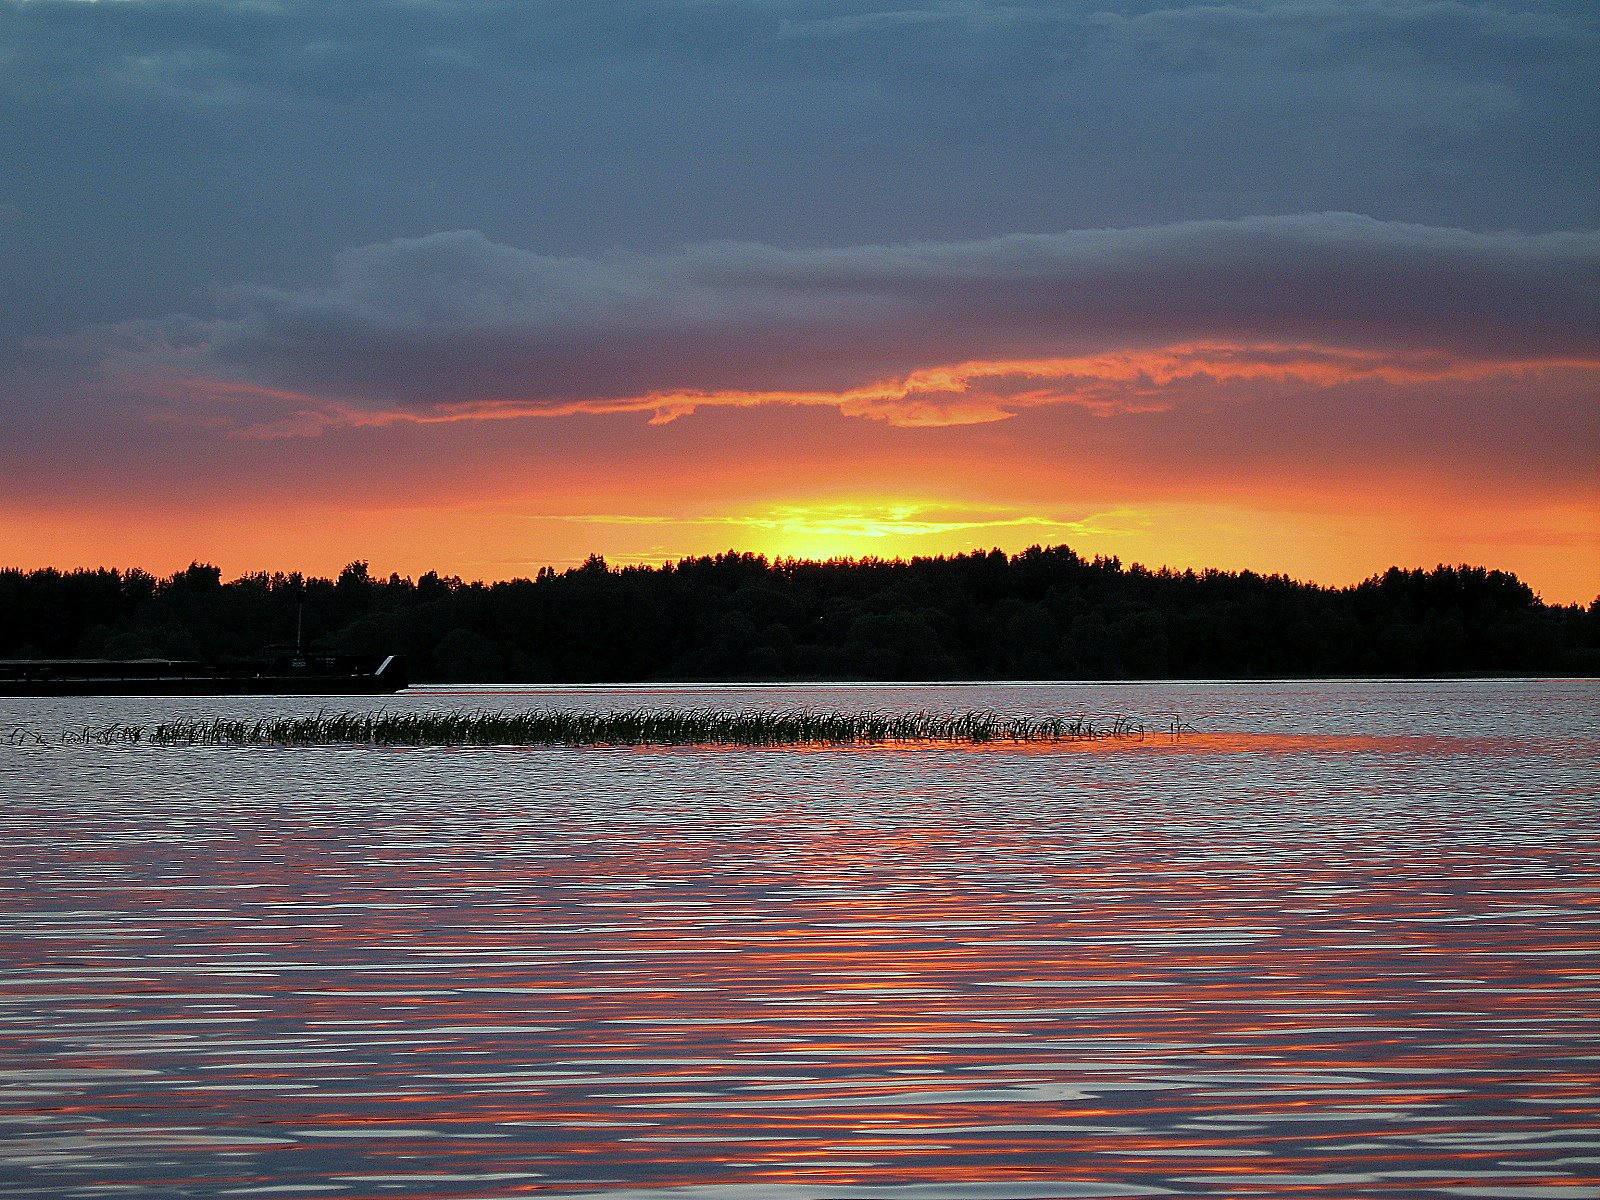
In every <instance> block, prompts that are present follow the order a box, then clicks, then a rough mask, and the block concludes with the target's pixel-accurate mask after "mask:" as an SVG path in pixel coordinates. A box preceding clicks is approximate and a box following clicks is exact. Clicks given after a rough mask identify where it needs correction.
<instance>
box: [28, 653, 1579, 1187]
mask: <svg viewBox="0 0 1600 1200" xmlns="http://www.w3.org/2000/svg"><path fill="white" fill-rule="evenodd" d="M319 704H321V705H324V706H327V707H338V708H344V707H368V706H385V705H386V706H388V707H390V708H412V707H419V706H421V707H432V706H449V707H460V706H463V705H465V706H470V707H505V708H522V707H531V706H542V705H558V706H578V705H583V706H595V707H602V708H612V707H622V706H632V705H648V706H652V707H661V706H674V707H676V706H688V705H695V704H713V705H717V706H719V707H727V706H735V705H742V706H771V705H778V706H783V707H794V706H817V707H840V706H845V707H864V708H913V709H926V708H934V709H965V708H974V707H979V708H982V707H994V708H999V709H1002V710H1006V711H1019V712H1029V713H1057V714H1065V715H1076V714H1079V713H1083V714H1087V715H1090V716H1094V717H1099V718H1109V717H1111V716H1114V715H1117V714H1131V715H1135V716H1140V717H1144V718H1146V719H1148V720H1150V721H1151V723H1152V724H1155V725H1164V724H1166V722H1167V721H1168V720H1169V719H1170V718H1171V717H1172V716H1173V715H1175V714H1176V715H1181V717H1182V718H1183V719H1184V720H1185V721H1187V722H1188V723H1189V724H1190V725H1192V726H1194V727H1195V728H1196V730H1197V732H1195V733H1192V734H1186V735H1185V736H1183V737H1182V738H1180V739H1177V740H1173V739H1171V738H1169V737H1166V736H1155V737H1149V738H1146V739H1144V740H1127V741H1113V742H1098V743H1088V744H1071V745H1067V746H1038V745H1031V746H1007V745H995V746H984V747H959V746H913V747H831V748H801V749H796V748H784V749H763V750H729V749H713V748H704V747H675V748H662V749H640V748H585V749H578V748H563V747H553V748H545V747H538V748H487V749H467V750H456V749H403V750H402V749H387V750H384V749H372V748H354V747H337V748H313V749H289V748H281V747H246V748H223V747H197V748H184V749H164V748H155V747H128V746H121V747H108V746H83V745H69V746H58V747H55V748H51V749H45V748H40V747H37V746H8V745H0V796H3V797H4V798H5V803H4V807H3V809H0V866H3V871H0V968H3V971H0V1196H28V1197H130V1198H135V1200H146V1198H149V1200H154V1198H158V1197H160V1198H165V1197H215V1196H274V1197H276V1196H282V1197H329V1198H334V1197H341V1198H361V1197H418V1198H436V1200H467V1198H479V1197H481V1198H490V1197H513V1196H522V1195H562V1196H583V1197H593V1198H599V1197H605V1198H606V1200H623V1198H627V1200H634V1198H644V1197H648V1198H650V1200H656V1198H659V1200H742V1198H745V1197H750V1198H752V1200H846V1198H853V1197H885V1198H890V1200H924V1198H926V1200H939V1198H944V1197H952V1198H967V1197H972V1198H995V1200H1024V1198H1039V1200H1047V1198H1056V1197H1062V1198H1064V1197H1119V1196H1163V1195H1178V1196H1215V1197H1299V1196H1314V1197H1335V1196H1337V1197H1353V1196H1382V1197H1458V1196H1466V1197H1474V1196H1475V1197H1544V1198H1552V1200H1567V1198H1572V1200H1577V1198H1580V1197H1587V1198H1594V1197H1600V1087H1597V1081H1600V887H1597V884H1600V856H1597V854H1596V849H1597V840H1600V684H1597V683H1595V682H1593V681H1493V682H1481V681H1478V682H1474V681H1463V682H1443V683H1404V682H1384V683H1327V682H1319V683H1269V684H1206V683H1194V684H1188V683H1186V684H1139V685H1124V686H1107V685H1087V684H1082V685H1080V684H1051V685H997V686H984V687H973V686H960V687H957V686H951V687H939V686H922V687H911V686H907V687H884V686H874V687H865V686H861V687H842V688H836V687H823V686H814V687H787V688H766V689H763V688H656V689H572V690H563V691H549V690H544V691H526V692H517V693H491V692H486V691H476V692H474V691H467V690H464V689H458V690H454V691H444V690H440V691H433V692H424V691H418V692H414V693H411V694H407V695H404V696H402V697H396V698H385V699H383V700H373V701H364V700H357V701H352V702H348V703H347V702H345V701H342V700H322V701H317V700H311V701H306V700H304V699H296V698H194V699H154V698H83V699H37V700H9V701H4V700H0V729H3V727H6V726H13V725H16V726H25V727H27V728H31V729H36V730H41V731H45V732H60V731H63V730H68V729H76V728H81V727H83V726H85V725H93V724H103V723H105V722H107V721H111V720H123V721H150V720H158V719H163V718H169V717H172V716H177V715H208V714H218V715H230V716H233V715H246V714H262V715H264V714H267V713H276V712H289V711H314V710H315V708H316V707H317V706H318V705H319Z"/></svg>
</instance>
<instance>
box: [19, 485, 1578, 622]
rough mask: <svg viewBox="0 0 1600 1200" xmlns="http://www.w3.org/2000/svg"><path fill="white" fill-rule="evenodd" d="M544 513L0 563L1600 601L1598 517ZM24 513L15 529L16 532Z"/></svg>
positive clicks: (234, 525) (194, 541)
mask: <svg viewBox="0 0 1600 1200" xmlns="http://www.w3.org/2000/svg"><path fill="white" fill-rule="evenodd" d="M687 509H688V506H687V505H684V506H683V507H682V509H680V511H679V512H677V513H671V512H669V513H662V512H660V511H659V510H658V511H656V512H641V511H626V510H624V511H619V512H614V513H604V512H601V513H571V512H568V513H549V512H538V511H529V510H528V509H527V508H521V507H519V506H514V505H507V504H498V505H485V506H476V507H475V506H452V507H431V508H430V507H417V508H409V509H405V510H396V509H366V510H351V509H348V508H340V509H337V510H335V509H333V508H330V507H297V508H295V507H285V508H284V509H282V511H280V512H278V513H277V514H276V515H275V516H274V517H273V518H272V519H270V520H265V521H264V520H262V516H261V513H260V512H259V511H257V512H253V513H252V514H250V516H249V517H248V518H246V517H243V516H242V515H241V514H239V513H236V512H216V511H210V512H205V513H183V512H164V513H161V514H159V515H153V514H151V513H148V512H138V511H130V510H120V511H118V512H117V513H115V514H108V513H102V512H95V513H70V512H60V513H51V512H32V513H27V514H17V513H11V514H6V513H0V566H15V567H22V568H24V569H33V568H37V567H44V566H55V567H61V568H66V569H70V568H72V567H78V566H82V567H100V566H107V567H110V566H115V567H119V568H123V569H127V568H132V567H140V568H142V569H145V570H149V571H151V572H152V573H154V574H157V575H166V574H170V573H172V572H173V571H176V570H181V569H182V568H183V567H185V566H187V565H188V564H189V563H190V562H191V561H195V560H198V561H202V562H211V563H214V564H215V565H217V566H219V567H221V568H222V570H223V573H224V575H225V576H226V577H228V578H234V577H236V576H238V575H242V574H246V573H250V572H253V571H263V570H264V571H301V572H303V573H306V574H312V575H324V576H331V575H334V574H337V572H338V571H339V569H340V568H341V567H343V566H344V564H345V563H348V562H350V561H352V560H355V559H363V560H365V561H368V562H369V563H370V564H371V569H372V572H373V574H374V575H379V576H387V575H388V574H389V573H390V572H397V573H399V574H401V575H409V576H411V577H413V578H415V577H417V576H418V575H421V574H423V573H424V572H426V571H430V570H431V571H437V572H439V573H440V574H442V575H459V576H461V577H462V578H464V579H469V580H471V579H482V580H485V581H493V580H497V579H510V578H516V577H526V576H531V575H533V574H534V573H535V572H536V571H537V570H538V568H539V567H541V566H546V565H549V566H554V567H556V568H557V569H562V568H564V567H567V566H572V565H576V564H578V563H580V562H582V561H583V560H584V559H585V558H586V557H587V556H588V555H590V554H600V555H601V556H603V557H604V558H605V559H606V560H607V561H608V562H610V563H611V564H612V565H614V566H620V565H631V564H659V563H661V562H666V561H673V560H676V559H679V558H686V557H695V556H699V555H705V554H716V553H721V552H724V551H727V550H738V551H747V552H751V553H759V554H764V555H766V556H767V557H768V558H772V559H778V558H812V559H824V560H825V559H829V558H863V557H875V558H885V559H890V558H910V557H915V556H927V555H938V554H955V553H963V552H967V551H971V550H975V549H979V550H987V549H990V548H998V549H1000V550H1003V551H1005V552H1007V553H1013V554H1014V553H1018V552H1020V551H1022V550H1024V549H1026V548H1027V547H1028V546H1030V545H1035V544H1039V545H1059V544H1066V545H1068V546H1071V547H1072V549H1073V550H1075V551H1076V552H1077V553H1079V554H1080V555H1082V556H1084V557H1085V558H1093V557H1094V556H1096V555H1106V556H1115V557H1117V558H1119V559H1121V560H1122V562H1123V563H1124V564H1127V565H1131V564H1133V563H1135V562H1137V563H1141V564H1143V565H1145V566H1147V567H1150V568H1151V569H1156V568H1159V567H1162V566H1168V567H1172V568H1173V569H1176V570H1183V569H1186V568H1193V569H1196V570H1200V569H1204V568H1207V567H1215V568H1218V569H1221V570H1233V571H1237V570H1246V569H1248V570H1253V571H1256V572H1258V573H1260V574H1284V575H1289V576H1292V577H1294V578H1298V579H1303V580H1307V581H1309V582H1315V583H1319V584H1323V585H1326V586H1345V585H1348V584H1353V583H1358V582H1360V581H1361V580H1362V579H1365V578H1368V577H1370V576H1372V575H1374V574H1377V573H1379V572H1381V571H1383V570H1385V569H1387V568H1388V567H1390V566H1400V567H1423V568H1428V567H1433V566H1437V565H1439V564H1441V563H1444V564H1451V565H1454V564H1459V563H1468V564H1471V565H1476V566H1485V567H1490V568H1496V569H1501V570H1508V571H1513V572H1515V573H1516V574H1517V575H1518V576H1519V577H1521V578H1522V579H1523V580H1524V581H1525V582H1527V583H1528V584H1529V585H1530V586H1532V587H1533V588H1534V589H1535V590H1536V591H1537V592H1539V593H1540V595H1541V596H1542V597H1543V598H1544V599H1545V600H1546V601H1547V602H1549V603H1557V604H1574V603H1576V604H1588V603H1589V602H1590V601H1591V600H1593V599H1594V598H1595V596H1596V594H1597V592H1600V528H1597V522H1596V520H1595V516H1594V512H1593V510H1592V509H1591V508H1588V507H1584V506H1579V505H1547V506H1542V507H1537V508H1534V507H1529V508H1523V509H1514V510H1509V511H1505V510H1501V509H1488V508H1485V509H1484V510H1483V511H1469V510H1463V509H1461V508H1460V507H1459V506H1449V505H1442V506H1441V507H1440V508H1438V509H1437V510H1421V509H1407V510H1405V511H1400V512H1390V513H1388V514H1387V516H1386V517H1385V518H1384V519H1383V520H1381V521H1380V520H1376V519H1375V518H1374V516H1373V513H1372V511H1371V510H1368V511H1357V510H1351V509H1348V508H1346V509H1341V510H1339V511H1314V510H1309V509H1306V508H1295V507H1289V506H1279V507H1273V508H1267V507H1256V506H1249V505H1243V504H1238V503H1229V502H1226V501H1220V500H1219V501H1203V502H1166V503H1153V504H1117V503H1104V504H1098V505H1077V506H1073V507H1072V508H1070V509H1069V508H1068V507H1067V506H1062V507H1061V508H1059V509H1055V510H1052V509H1048V508H1045V507H1043V506H1040V505H1037V504H1026V503H1018V504H999V503H992V502H991V503H978V502H973V501H962V500H940V499H938V498H936V497H934V496H933V495H931V494H924V495H921V496H918V497H915V498H907V497H893V498H883V497H876V498H875V497H870V496H860V495H855V496H838V495H834V496H813V497H804V496H795V497H785V498H782V499H775V500H771V501H765V502H757V503H747V504H745V505H743V506H740V507H737V508H733V509H731V510H726V511H709V512H708V511H704V510H700V511H686V510H687ZM11 518H15V519H11Z"/></svg>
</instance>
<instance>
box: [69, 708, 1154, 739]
mask: <svg viewBox="0 0 1600 1200" xmlns="http://www.w3.org/2000/svg"><path fill="white" fill-rule="evenodd" d="M1144 734H1145V726H1144V724H1143V723H1142V722H1139V721H1135V720H1131V719H1129V718H1126V717H1117V718H1114V719H1113V720H1112V721H1111V722H1110V724H1107V725H1096V724H1094V723H1093V722H1091V721H1090V720H1088V719H1087V718H1086V717H1082V716H1077V717H1052V716H1017V715H1002V714H1000V713H996V712H993V711H989V710H980V711H974V712H960V713H941V712H909V713H907V712H878V711H867V712H819V711H814V710H810V709H774V710H766V711H746V710H733V711H726V710H719V709H712V708H689V709H613V710H609V711H584V710H563V709H554V708H538V709H529V710H526V711H523V712H507V711H504V710H495V711H485V710H460V711H456V712H404V713H397V712H389V711H387V710H382V711H378V712H318V713H316V714H315V715H313V716H306V717H269V718H263V719H260V720H255V721H248V720H226V719H220V718H219V719H212V720H177V721H163V722H160V723H158V724H154V725H110V726H105V727H101V728H95V729H85V730H83V731H82V733H81V735H78V736H74V737H72V738H70V739H67V740H72V741H81V742H96V743H101V744H108V745H110V744H145V745H153V746H224V745H227V746H256V745H274V746H334V745H364V746H599V745H608V746H679V745H717V746H773V745H804V744H808V743H812V744H863V743H889V742H959V743H967V744H978V743H985V742H1066V741H1086V740H1092V739H1101V738H1137V737H1143V736H1144Z"/></svg>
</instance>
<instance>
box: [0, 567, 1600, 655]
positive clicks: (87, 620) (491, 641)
mask: <svg viewBox="0 0 1600 1200" xmlns="http://www.w3.org/2000/svg"><path fill="white" fill-rule="evenodd" d="M302 619H303V624H304V629H305V633H306V639H307V642H308V643H309V644H313V645H315V646H317V647H319V648H325V649H330V650H336V651H339V652H344V653H382V654H388V653H402V654H404V655H406V658H407V662H408V666H409V669H410V674H411V678H412V679H413V680H414V681H418V682H427V681H438V682H481V683H496V682H527V683H545V682H549V683H589V682H627V681H642V680H727V679H1138V678H1212V677H1246V678H1248V677H1270V676H1300V675H1428V674H1476V673H1550V674H1581V675H1591V674H1600V598H1597V599H1596V601H1595V602H1594V603H1592V604H1590V605H1589V606H1588V607H1586V608H1585V607H1581V606H1577V605H1567V606H1559V605H1547V604H1543V603H1541V602H1540V601H1539V599H1538V598H1537V597H1536V595H1535V594H1534V592H1533V590H1532V589H1531V588H1530V587H1528V585H1527V584H1525V583H1523V582H1522V581H1521V580H1520V579H1518V578H1517V577H1516V576H1515V575H1512V574H1510V573H1507V572H1504V571H1497V570H1490V569H1486V568H1483V567H1472V566H1439V567H1436V568H1434V569H1432V570H1402V569H1400V568H1391V569H1390V570H1388V571H1386V572H1384V573H1383V574H1381V575H1377V576H1374V577H1372V578H1371V579H1368V580H1366V581H1365V582H1363V583H1360V584H1357V585H1354V586H1352V587H1340V588H1334V587H1324V586H1320V585H1317V584H1312V583H1306V582H1302V581H1299V580H1295V579H1291V578H1288V577H1286V576H1283V575H1260V574H1257V573H1255V572H1252V571H1218V570H1205V571H1192V570H1186V571H1173V570H1169V569H1165V568H1163V569H1160V570H1151V569H1148V568H1146V567H1142V566H1139V565H1137V564H1135V565H1132V566H1124V565H1123V563H1122V562H1121V560H1119V559H1117V558H1114V557H1095V558H1092V559H1089V558H1084V557H1082V556H1080V555H1078V554H1076V553H1075V552H1074V551H1072V550H1071V549H1069V548H1068V547H1066V546H1049V547H1041V546H1034V547H1031V548H1029V549H1028V550H1025V551H1023V552H1022V553H1020V554H1015V555H1007V554H1004V553H1002V552H1001V551H999V550H990V551H981V550H979V551H973V552H971V553H968V554H956V555H949V556H940V557H929V558H913V559H910V560H909V561H907V560H900V559H875V558H867V559H835V560H830V561H827V562H819V561H812V560H804V559H779V560H769V559H767V558H766V557H764V556H762V555H758V554H745V553H737V552H733V551H730V552H728V553H726V554H719V555H714V556H707V557H700V558H685V559H682V560H680V561H678V562H674V563H666V564H663V565H661V566H653V567H647V566H628V567H620V568H619V567H611V566H608V565H607V564H606V562H605V561H604V560H603V559H601V558H599V557H597V556H596V557H591V558H590V559H589V560H588V561H587V562H585V563H584V564H583V565H582V566H579V567H575V568H572V569H570V570H566V571H559V572H558V571H556V570H554V569H552V568H548V567H546V568H544V569H541V570H540V571H539V572H538V574H537V575H536V576H535V577H534V578H532V579H513V580H509V581H504V582H497V583H480V582H466V581H463V580H461V579H459V578H455V577H442V576H440V575H438V574H436V573H432V572H430V573H428V574H425V575H423V576H421V577H420V578H418V579H415V580H413V579H410V578H403V577H401V576H399V575H390V576H389V577H388V578H387V579H382V578H376V577H374V576H372V575H371V574H370V573H369V571H368V565H367V563H365V562H360V561H357V562H352V563H351V564H350V565H349V566H347V567H346V568H345V569H344V570H343V571H342V572H340V574H339V576H338V578H336V579H326V578H313V577H306V576H303V575H300V574H271V575H269V574H252V575H245V576H243V577H241V578H239V579H234V580H231V581H226V582H225V581H224V580H223V579H222V573H221V571H220V570H218V568H216V567H214V566H210V565H206V564H201V563H195V564H192V565H191V566H189V567H188V568H187V569H186V570H183V571H179V572H177V573H176V574H174V575H172V576H170V577H167V578H157V577H155V576H154V575H151V574H149V573H147V572H144V571H140V570H129V571H118V570H113V569H95V570H71V571H60V570H54V569H44V570H36V571H22V570H14V569H12V570H0V658H38V657H46V658H57V657H78V658H185V659H196V658H198V659H212V660H225V659H228V658H250V657H256V656H259V655H260V654H261V653H262V652H263V650H264V648H265V647H266V646H267V645H268V644H272V643H276V644H285V643H293V642H294V640H295V631H296V625H297V621H298V620H302Z"/></svg>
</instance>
